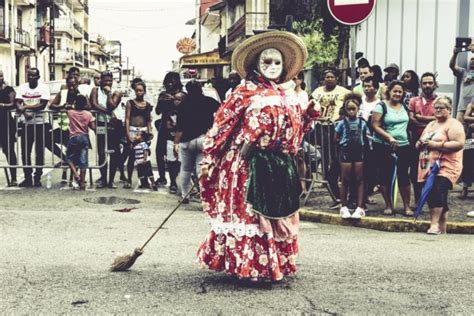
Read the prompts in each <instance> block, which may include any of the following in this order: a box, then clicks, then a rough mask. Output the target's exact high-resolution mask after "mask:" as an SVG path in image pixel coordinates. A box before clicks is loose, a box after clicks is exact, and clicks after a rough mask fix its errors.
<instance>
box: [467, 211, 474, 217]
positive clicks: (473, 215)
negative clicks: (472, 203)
mask: <svg viewBox="0 0 474 316" xmlns="http://www.w3.org/2000/svg"><path fill="white" fill-rule="evenodd" d="M466 215H467V216H469V217H474V211H470V212H467V214H466Z"/></svg>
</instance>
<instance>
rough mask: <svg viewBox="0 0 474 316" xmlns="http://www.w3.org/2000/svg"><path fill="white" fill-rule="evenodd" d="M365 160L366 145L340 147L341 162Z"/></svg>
mask: <svg viewBox="0 0 474 316" xmlns="http://www.w3.org/2000/svg"><path fill="white" fill-rule="evenodd" d="M361 161H364V147H362V146H360V147H359V148H348V147H340V149H339V162H343V163H348V162H361Z"/></svg>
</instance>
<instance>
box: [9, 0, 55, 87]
mask: <svg viewBox="0 0 474 316" xmlns="http://www.w3.org/2000/svg"><path fill="white" fill-rule="evenodd" d="M45 3H46V1H36V0H13V1H8V0H0V69H1V70H2V71H3V72H4V76H5V80H6V81H7V82H8V83H9V84H11V85H13V86H17V85H19V84H20V83H23V82H25V79H26V72H27V70H28V69H29V68H31V67H37V68H39V69H40V72H41V73H42V76H43V78H44V77H45V78H48V67H47V56H48V55H47V54H48V51H47V50H46V52H45V51H44V50H42V48H44V47H47V46H48V45H49V44H50V43H49V38H50V37H49V35H48V34H49V29H48V28H47V27H44V25H41V26H40V25H39V24H40V23H43V21H47V20H48V18H49V7H48V5H45ZM45 61H46V64H45V63H44V62H45Z"/></svg>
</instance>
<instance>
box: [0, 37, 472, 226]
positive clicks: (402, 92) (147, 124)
mask: <svg viewBox="0 0 474 316" xmlns="http://www.w3.org/2000/svg"><path fill="white" fill-rule="evenodd" d="M470 49H471V50H472V51H474V46H473V47H470ZM457 55H458V52H457V51H456V50H455V51H454V53H453V56H452V58H451V60H450V63H449V67H450V68H451V70H452V71H453V74H454V75H455V76H456V77H457V78H458V79H459V80H460V82H461V85H460V86H461V91H460V97H459V101H458V104H457V106H455V107H454V106H453V104H452V100H451V99H450V98H449V97H447V96H442V95H438V93H437V88H438V84H437V74H436V73H433V72H425V73H423V74H420V75H419V74H417V73H416V72H415V71H413V70H406V71H404V72H403V73H400V69H399V67H398V65H396V64H393V63H392V64H389V65H388V66H387V67H385V68H384V69H383V71H384V72H385V75H383V74H382V70H381V67H380V66H378V65H371V64H370V63H369V61H367V60H366V59H363V58H362V59H360V60H359V61H358V67H357V71H358V80H357V82H356V84H355V86H354V88H353V89H352V91H351V90H349V89H347V88H345V87H343V86H341V85H340V84H339V74H338V71H337V70H335V69H333V68H327V69H325V70H324V72H323V75H322V84H321V86H320V87H318V88H316V89H315V90H314V91H313V92H312V93H310V94H308V93H307V92H306V91H305V90H306V87H305V83H304V73H303V72H301V73H300V74H298V75H297V76H296V77H295V78H293V80H292V82H293V83H294V85H293V86H292V89H291V90H292V91H290V92H289V94H293V95H294V96H295V97H297V98H298V99H299V100H300V103H301V105H302V107H303V108H305V107H307V106H308V104H310V103H311V102H314V103H318V104H319V105H320V107H321V114H320V117H319V118H318V119H317V122H316V124H314V126H313V130H312V131H311V132H310V133H309V134H308V135H307V136H306V137H305V138H304V141H303V143H302V148H301V151H300V154H299V155H298V156H297V167H298V168H297V169H298V174H299V177H300V179H301V180H302V181H301V186H302V192H303V193H302V195H305V194H307V190H308V189H309V187H308V182H307V181H305V180H304V179H305V178H311V175H308V173H309V172H310V170H311V169H312V168H308V167H309V166H308V164H309V163H311V162H310V161H308V159H307V158H306V157H305V154H308V153H310V152H311V148H312V150H313V151H316V148H319V150H320V152H318V154H319V155H320V156H319V157H318V158H319V159H320V160H322V162H323V163H322V164H321V166H320V167H321V172H322V174H323V176H324V178H325V180H326V181H327V183H328V186H329V189H330V191H331V193H332V194H333V195H334V197H335V201H336V202H335V204H334V205H333V206H332V208H333V209H339V212H340V215H341V217H342V218H356V219H360V218H361V217H363V216H365V214H366V211H367V207H368V205H371V204H374V200H373V197H372V196H373V194H374V193H376V192H377V191H379V192H380V193H381V194H382V196H383V199H384V204H385V205H384V209H383V210H382V212H383V213H384V214H385V215H391V214H393V213H394V211H395V208H396V203H395V202H396V195H397V192H399V193H400V196H401V198H402V202H403V209H402V212H403V214H405V215H406V216H413V214H414V211H415V210H416V208H417V204H418V203H420V200H421V197H422V191H423V185H424V183H425V182H426V181H427V179H428V177H429V176H430V173H431V171H432V170H433V166H434V165H435V164H439V166H440V168H439V171H437V174H436V176H435V180H434V185H433V189H432V190H431V192H430V193H429V195H428V198H427V201H428V205H429V208H430V211H431V216H432V221H431V227H430V229H429V230H428V233H430V234H440V233H445V232H446V221H447V214H448V210H449V208H448V203H447V201H448V191H449V190H450V189H452V188H453V186H454V185H455V184H456V183H458V181H459V180H460V181H461V184H462V192H461V198H466V197H467V195H468V188H469V186H471V185H472V182H473V179H474V159H473V158H474V149H472V147H473V143H472V142H473V141H472V140H473V138H474V111H473V109H474V103H473V100H474V99H473V98H474V58H472V59H471V60H470V63H469V65H468V68H467V69H465V68H462V67H460V66H458V65H457V64H456V58H457ZM27 80H28V82H26V83H24V84H23V85H21V86H20V87H19V88H18V90H17V92H15V90H14V89H13V88H12V87H10V86H8V85H6V83H5V81H4V78H3V73H1V71H0V143H1V146H2V150H3V153H4V154H5V156H6V159H7V162H8V164H9V165H11V166H18V158H19V157H17V155H20V158H21V163H22V167H23V174H24V179H23V180H22V181H21V182H20V183H18V182H17V169H16V168H13V167H12V168H10V169H9V173H8V185H9V186H17V185H18V186H20V187H41V186H42V183H41V177H42V167H43V166H47V165H48V163H45V150H46V149H48V150H49V151H50V152H51V153H52V155H54V156H57V157H58V158H59V160H58V161H59V162H58V165H56V167H58V166H66V165H68V166H69V167H70V170H71V178H72V179H74V180H73V181H72V183H73V184H74V186H75V187H76V188H77V189H85V187H86V183H87V181H86V180H87V179H86V178H87V175H86V170H87V169H88V167H89V163H88V161H89V159H88V152H89V150H90V149H91V148H92V143H91V138H92V137H94V139H96V143H95V147H96V148H95V149H96V152H97V158H98V160H97V161H98V166H99V169H100V178H99V179H98V180H97V181H96V187H97V188H117V185H116V184H115V176H116V173H117V171H118V172H119V174H120V181H121V182H123V187H124V188H125V189H130V188H132V178H133V172H134V170H135V168H136V169H137V175H138V179H139V187H140V188H143V189H150V190H157V189H158V187H160V186H166V185H168V182H169V191H170V193H178V191H179V192H181V195H182V198H183V200H182V202H183V203H189V200H188V199H187V198H186V193H187V192H188V191H189V190H190V189H191V186H192V183H193V182H196V179H197V176H198V172H199V165H200V163H201V161H202V159H203V157H202V151H203V142H204V136H205V134H206V132H207V131H208V130H209V129H210V128H211V127H212V124H213V120H214V113H215V112H216V111H217V110H218V108H219V106H220V103H219V102H218V101H216V100H215V99H213V98H211V97H207V96H205V95H204V93H203V87H202V86H201V83H199V82H198V81H196V80H191V81H189V82H188V83H187V84H186V86H185V87H183V85H182V83H181V80H180V75H179V74H178V73H176V72H169V73H167V74H166V76H165V78H164V81H163V85H164V91H163V92H162V93H160V95H159V96H158V102H157V104H156V107H155V108H154V111H155V113H156V114H157V115H159V116H160V118H159V119H158V120H156V121H155V122H153V119H152V111H153V105H152V104H151V102H150V101H149V98H147V94H146V92H147V91H146V90H147V87H146V84H145V83H144V82H143V81H142V80H141V79H138V78H137V79H134V80H133V81H132V85H131V88H132V89H133V94H132V96H131V97H130V98H129V99H128V100H127V101H126V102H123V100H122V99H123V96H122V95H121V93H120V92H118V91H114V90H113V89H112V82H113V76H112V74H111V73H110V72H103V73H101V74H100V76H95V77H94V82H93V83H92V84H88V83H87V82H85V80H82V79H81V78H80V71H79V69H78V68H76V67H72V68H70V69H69V71H68V75H67V78H66V80H65V82H64V86H63V87H62V89H61V91H60V92H59V93H58V94H57V95H55V96H54V98H53V99H52V100H50V92H49V89H48V87H47V86H46V85H45V84H43V83H41V82H40V81H39V80H40V72H39V70H38V69H36V68H31V69H29V70H28V73H27ZM240 82H241V79H240V77H239V76H238V74H237V73H231V74H230V76H229V83H230V86H229V87H230V89H229V90H228V91H223V92H222V93H221V94H222V98H223V99H224V98H225V99H227V98H229V97H231V95H232V92H233V90H234V89H235V88H236V87H237V86H238V85H239V84H240ZM453 108H455V109H456V116H455V118H453ZM89 129H91V130H93V131H94V132H95V134H93V133H90V132H89ZM153 129H156V133H153ZM91 135H95V136H92V137H91ZM154 135H157V137H156V142H155V144H156V146H155V148H154V153H155V159H156V165H157V169H158V178H156V179H155V178H154V176H153V171H152V162H151V159H150V156H151V150H152V140H153V139H154ZM312 135H316V136H315V137H314V136H312ZM17 138H18V139H17ZM17 142H19V146H17ZM33 146H34V148H35V152H34V153H35V155H34V157H35V161H34V162H32V159H31V155H32V151H33ZM17 148H20V150H16V149H17ZM52 155H51V156H52ZM108 155H110V157H109V159H108ZM33 167H35V170H34V172H33ZM313 169H314V168H313ZM166 172H168V175H166ZM178 175H180V176H179V177H178ZM62 181H65V182H67V181H68V179H67V173H66V169H65V168H64V172H63V177H62ZM89 181H92V178H90V180H89ZM178 181H179V182H180V183H178ZM90 184H92V183H90ZM412 193H413V198H412ZM471 213H472V212H471ZM470 215H473V216H474V214H470Z"/></svg>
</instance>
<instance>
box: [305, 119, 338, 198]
mask: <svg viewBox="0 0 474 316" xmlns="http://www.w3.org/2000/svg"><path fill="white" fill-rule="evenodd" d="M334 128H335V126H334V124H333V123H332V122H319V121H318V122H315V123H314V127H313V128H312V129H311V130H310V131H309V132H308V133H306V134H305V135H304V137H303V142H302V145H301V149H300V159H301V158H302V159H303V161H304V162H305V165H306V170H307V171H306V176H305V177H304V178H303V179H301V180H303V181H305V183H306V188H307V190H306V192H307V193H306V194H304V196H302V204H303V206H304V205H305V204H306V202H307V200H308V198H309V197H310V196H311V194H313V193H314V192H315V191H316V189H317V187H316V185H318V184H319V185H320V186H322V187H323V188H324V189H326V190H327V192H328V194H329V195H330V197H331V198H332V199H333V201H335V200H336V197H335V195H334V192H333V190H332V189H331V185H330V180H329V179H330V177H334V175H331V174H330V170H331V168H333V166H332V165H331V164H334V163H335V162H336V163H337V161H335V159H336V150H337V144H336V143H335V142H334ZM336 177H337V176H336ZM333 180H335V181H337V179H333Z"/></svg>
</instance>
